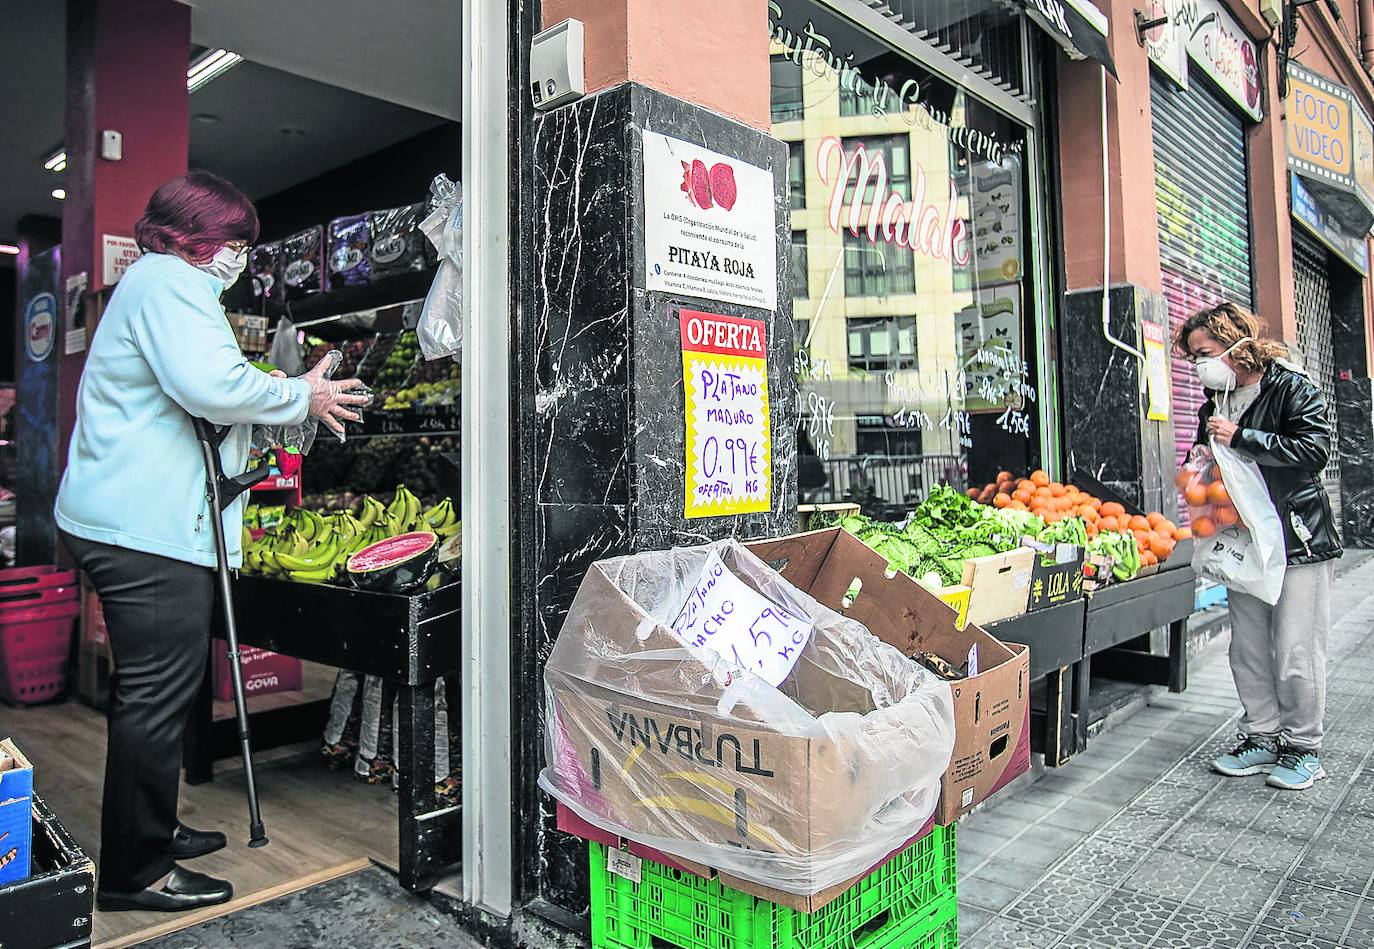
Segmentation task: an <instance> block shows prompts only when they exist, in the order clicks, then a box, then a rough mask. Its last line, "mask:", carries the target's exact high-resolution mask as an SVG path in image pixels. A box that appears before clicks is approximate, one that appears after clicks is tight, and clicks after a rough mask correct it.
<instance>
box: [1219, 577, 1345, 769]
mask: <svg viewBox="0 0 1374 949" xmlns="http://www.w3.org/2000/svg"><path fill="white" fill-rule="evenodd" d="M1335 575H1336V562H1335V561H1334V560H1326V561H1323V562H1322V563H1314V564H1304V565H1301V566H1290V567H1289V568H1288V570H1287V572H1286V573H1285V574H1284V578H1283V593H1282V594H1281V595H1280V596H1279V602H1278V603H1277V604H1276V605H1274V606H1270V605H1269V604H1267V603H1265V602H1264V601H1263V600H1257V599H1255V598H1254V597H1253V596H1249V595H1247V594H1245V593H1238V592H1236V591H1235V590H1231V591H1229V601H1230V609H1231V676H1232V678H1234V679H1235V682H1236V691H1237V692H1239V693H1240V701H1241V704H1242V705H1243V706H1244V707H1245V720H1244V722H1243V723H1242V728H1243V730H1244V731H1245V734H1247V735H1253V736H1256V737H1264V738H1282V739H1283V740H1284V741H1285V742H1287V743H1289V744H1291V745H1295V746H1297V747H1299V748H1307V749H1312V750H1316V749H1319V748H1320V747H1321V743H1322V719H1323V717H1324V716H1325V715H1326V636H1327V631H1328V629H1329V628H1330V625H1331V581H1332V579H1333V578H1334V577H1335Z"/></svg>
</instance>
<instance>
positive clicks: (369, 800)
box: [0, 700, 397, 947]
mask: <svg viewBox="0 0 1374 949" xmlns="http://www.w3.org/2000/svg"><path fill="white" fill-rule="evenodd" d="M6 736H8V737H12V738H13V739H14V741H15V743H16V744H17V745H18V746H19V748H20V749H21V750H22V751H23V752H24V754H25V755H26V756H27V757H28V758H29V760H30V761H32V762H33V766H34V787H35V789H36V790H37V791H38V793H39V794H41V795H42V796H43V798H44V800H46V801H47V802H48V804H49V805H50V806H51V807H52V809H53V811H54V813H56V814H57V816H58V819H59V820H61V821H62V823H63V824H65V825H66V827H67V829H68V830H69V831H70V832H71V833H72V835H73V836H74V837H75V838H76V840H77V842H78V843H79V844H80V845H81V846H82V848H83V849H85V851H86V853H87V854H89V855H90V856H91V857H93V858H94V859H95V860H96V861H97V863H98V862H99V854H100V792H101V784H102V781H103V775H104V765H105V717H104V714H103V713H101V712H96V711H94V710H92V709H89V708H87V707H86V706H84V705H82V704H80V703H79V702H77V701H75V700H72V701H68V702H65V703H60V704H55V705H40V706H37V707H34V708H26V709H16V708H11V707H9V706H5V705H0V738H3V737H6ZM312 750H313V749H306V748H296V749H290V750H287V749H282V750H279V751H278V752H276V753H267V754H265V755H263V756H261V757H259V758H258V759H257V779H258V789H259V795H260V798H261V802H262V814H263V822H264V823H265V824H266V827H267V835H268V837H269V838H270V839H271V843H270V844H269V845H268V846H266V847H263V848H260V849H257V850H250V849H249V848H248V847H247V839H248V833H247V826H248V819H247V815H248V806H247V799H246V797H245V796H244V791H243V780H242V770H241V768H240V767H238V766H237V765H236V763H230V762H224V763H222V764H221V765H220V767H219V769H217V772H216V777H215V780H214V781H213V782H212V783H210V784H205V785H200V786H199V787H190V786H188V785H185V784H183V785H182V788H181V811H180V813H181V817H182V819H183V820H185V821H186V823H188V824H190V825H191V826H193V827H198V828H201V829H204V830H221V831H224V833H225V834H227V835H228V837H229V846H228V848H227V849H225V850H223V851H221V852H219V853H216V854H211V855H210V856H208V857H203V858H201V859H199V860H196V861H194V862H193V863H191V864H190V865H191V866H193V867H194V869H196V870H200V871H202V872H205V873H209V874H211V875H212V876H217V877H224V878H227V879H229V880H231V881H232V882H233V884H234V888H235V904H233V905H238V904H240V902H241V901H242V902H243V903H249V902H252V901H253V900H254V899H255V898H263V897H271V896H276V895H280V894H281V893H283V892H290V891H291V889H293V888H294V887H295V886H297V885H309V884H311V883H315V882H318V881H320V880H323V879H328V878H330V877H331V876H336V875H338V874H339V873H342V872H348V871H349V870H350V869H356V868H357V866H359V865H360V864H359V861H360V860H366V859H368V858H371V859H375V860H378V861H380V862H381V863H383V864H385V865H386V866H389V867H393V868H394V867H395V866H396V860H397V851H396V797H395V795H394V794H392V793H391V790H390V789H389V788H388V787H386V786H373V785H364V784H360V783H358V782H356V781H354V780H353V778H352V777H351V776H350V775H349V774H348V773H347V772H337V771H329V770H327V769H325V768H323V767H322V766H320V765H319V764H318V763H316V761H315V760H313V758H311V757H310V755H309V752H310V751H312ZM200 918H204V917H203V916H192V915H190V914H187V915H186V916H183V917H170V918H169V916H168V915H167V914H163V913H99V912H98V913H96V916H95V945H96V947H100V946H102V945H105V946H109V947H115V946H126V945H134V944H136V943H137V942H138V941H140V940H141V939H143V938H149V937H151V936H153V935H159V934H164V933H166V932H168V931H169V930H168V928H167V926H168V924H169V923H177V922H181V923H183V924H185V925H189V924H190V923H192V922H195V921H197V920H198V919H200Z"/></svg>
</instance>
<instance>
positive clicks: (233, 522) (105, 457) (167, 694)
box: [56, 171, 367, 912]
mask: <svg viewBox="0 0 1374 949" xmlns="http://www.w3.org/2000/svg"><path fill="white" fill-rule="evenodd" d="M257 235H258V217H257V212H256V211H255V209H254V208H253V204H252V202H251V201H249V200H248V198H247V196H246V195H244V194H243V193H242V192H241V191H239V190H238V189H237V188H235V187H234V186H233V185H231V184H229V183H228V182H227V181H224V180H223V179H221V178H218V177H216V176H214V175H212V174H208V173H206V172H199V171H196V172H191V173H189V174H186V175H183V176H181V177H179V178H175V179H173V180H171V181H169V182H167V183H166V184H164V185H162V187H160V188H158V189H157V191H156V192H154V193H153V196H152V198H151V199H150V200H149V202H148V207H147V209H146V210H145V211H144V213H143V217H142V218H140V219H139V221H138V223H137V225H136V226H135V228H134V237H135V239H136V240H137V241H138V244H139V247H140V248H141V249H142V250H143V256H142V257H140V258H139V259H138V260H137V261H136V262H135V263H134V264H133V265H131V266H130V267H129V269H128V272H127V273H125V275H124V277H123V278H122V279H121V280H120V282H119V285H118V286H117V287H116V288H115V291H114V294H113V295H112V296H111V297H110V301H109V305H108V306H107V307H106V308H105V312H104V313H103V314H102V315H101V318H100V323H99V327H98V329H97V331H96V333H95V336H94V338H93V340H92V342H91V349H90V353H89V355H88V357H87V360H86V368H85V371H84V373H83V375H82V379H81V385H80V389H79V392H78V396H77V414H76V427H75V429H74V430H73V432H72V438H71V447H70V450H69V453H68V458H67V468H66V472H65V474H64V475H63V478H62V486H61V488H60V489H59V491H58V495H57V505H56V518H57V526H58V528H59V529H60V530H61V532H62V539H63V541H64V542H65V543H66V545H67V549H68V550H69V551H70V552H71V553H72V556H73V557H74V558H75V559H76V561H77V563H78V565H79V566H80V567H81V569H82V570H84V571H85V572H86V574H87V576H89V577H90V580H91V583H92V584H93V585H94V586H95V589H96V592H97V593H98V594H99V596H100V600H101V604H102V606H103V608H104V612H105V623H106V627H107V629H108V631H109V637H110V647H111V649H112V651H113V653H114V667H115V675H114V678H113V680H112V683H111V695H110V709H109V735H108V746H107V753H106V766H105V790H104V798H103V801H102V807H101V820H100V824H101V842H100V862H99V867H100V878H99V886H98V888H97V893H96V905H97V906H98V907H99V908H100V909H102V910H106V911H110V910H163V911H173V912H175V911H180V910H187V909H193V908H196V907H200V906H208V905H211V904H215V903H223V902H226V901H227V900H229V899H230V898H232V897H233V893H234V890H233V886H232V884H230V883H229V882H228V881H225V880H217V879H214V878H213V877H209V876H206V875H205V874H202V873H196V872H195V871H192V870H188V869H186V868H185V867H182V866H179V865H178V863H177V861H179V860H189V859H191V858H194V857H200V856H203V855H205V854H207V853H211V852H213V851H215V850H218V849H220V848H221V847H223V846H224V845H225V838H224V835H223V834H221V833H216V832H204V831H198V830H194V829H192V828H190V827H187V826H185V825H184V824H182V823H180V821H178V819H177V792H178V786H179V779H180V767H181V742H182V736H183V734H184V732H185V728H186V721H187V717H188V715H189V714H190V711H191V706H192V703H193V700H194V699H195V696H196V692H197V690H198V689H199V687H200V683H201V680H202V678H203V676H204V675H205V668H206V659H207V656H208V654H209V647H210V629H211V611H212V609H213V608H214V602H215V600H214V597H215V572H214V567H215V566H216V554H215V539H214V530H213V522H212V521H211V518H213V517H217V516H219V512H217V511H215V510H212V508H211V505H210V502H209V501H208V500H207V492H206V470H205V458H204V456H203V455H202V452H201V446H200V443H199V441H198V440H197V437H196V433H195V431H194V429H193V427H192V419H193V418H198V419H204V420H206V421H207V422H209V423H211V424H212V425H215V426H232V429H231V431H230V432H229V434H228V436H227V438H226V439H225V441H224V443H223V445H222V447H221V448H220V456H221V460H222V462H223V469H224V470H225V471H228V472H240V471H243V470H244V469H245V467H246V466H247V464H248V447H249V439H250V436H251V430H252V426H253V425H254V424H260V425H295V424H299V423H302V422H304V421H305V420H306V419H307V417H314V418H317V419H319V420H320V421H321V422H322V423H324V424H325V425H327V426H329V427H330V428H331V429H334V430H335V431H339V432H341V431H342V429H343V423H344V422H345V421H354V420H356V419H357V418H358V416H357V415H356V413H355V412H353V411H352V410H351V408H350V407H351V406H355V405H362V404H365V403H366V401H367V396H365V395H361V394H350V393H349V391H348V390H350V389H353V388H355V387H357V386H358V385H359V383H358V381H357V380H356V379H340V380H330V379H328V378H326V376H325V372H326V369H327V368H328V367H329V366H330V365H331V363H330V361H329V360H321V363H320V366H319V367H318V368H317V369H316V370H315V371H313V372H311V373H309V374H307V375H305V376H301V377H299V378H296V379H288V378H286V377H285V376H284V375H283V374H280V373H274V374H273V375H271V376H269V375H268V374H266V373H263V372H261V371H260V370H258V369H256V368H254V367H253V366H251V365H250V364H249V363H248V361H247V360H246V359H245V358H244V356H243V354H242V353H241V352H240V350H239V347H238V343H237V341H236V339H235V337H234V332H233V329H232V328H231V327H230V325H229V322H228V320H227V319H226V318H225V314H224V308H223V307H222V306H221V305H220V302H219V298H220V294H221V293H223V292H224V290H225V289H227V288H228V287H229V286H230V285H232V284H233V283H234V281H236V280H237V279H238V278H239V275H240V274H242V273H243V270H244V266H245V264H246V263H247V255H248V245H249V244H250V243H251V242H252V241H254V240H255V239H256V238H257ZM243 507H244V503H243V501H242V500H240V501H239V502H238V503H235V504H232V505H230V506H229V508H228V509H227V510H225V512H224V528H225V534H226V538H227V542H228V556H229V561H230V564H229V565H230V566H232V567H237V566H239V564H240V563H241V560H242V550H241V549H240V548H241V534H242V530H241V525H242V519H243Z"/></svg>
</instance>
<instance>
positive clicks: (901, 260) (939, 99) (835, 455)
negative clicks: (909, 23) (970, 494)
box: [769, 0, 1053, 520]
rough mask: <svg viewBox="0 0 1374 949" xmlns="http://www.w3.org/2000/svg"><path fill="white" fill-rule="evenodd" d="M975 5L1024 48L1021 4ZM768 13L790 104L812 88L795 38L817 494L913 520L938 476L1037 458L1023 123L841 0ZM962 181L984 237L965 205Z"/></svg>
mask: <svg viewBox="0 0 1374 949" xmlns="http://www.w3.org/2000/svg"><path fill="white" fill-rule="evenodd" d="M908 6H910V5H909V4H908ZM917 6H918V7H919V6H920V5H919V4H918V5H917ZM937 6H938V5H937ZM932 9H933V8H932ZM920 15H921V16H922V17H926V18H928V19H929V18H931V17H935V14H930V11H926V12H925V13H921V14H920ZM970 15H974V14H972V13H971V14H970ZM976 15H977V16H978V18H979V21H980V22H982V23H983V24H984V25H985V26H987V27H989V28H990V29H992V30H993V31H994V32H991V33H986V34H985V36H988V37H991V38H993V39H996V40H998V41H999V42H1000V41H1003V40H1008V41H1015V42H1016V43H1017V44H1019V42H1020V39H1019V37H1020V29H1021V26H1022V21H1021V18H1020V15H1019V14H1016V13H1011V12H997V13H995V15H994V13H992V12H989V11H986V10H985V11H982V12H981V13H978V14H976ZM769 23H770V29H771V34H772V36H773V37H774V41H773V44H772V46H771V48H770V51H769V52H770V54H771V55H773V56H775V57H777V59H775V60H774V65H775V69H774V73H773V82H774V86H775V88H774V89H773V93H772V101H773V103H774V105H775V107H777V106H779V105H784V104H786V103H788V102H795V101H796V100H797V99H799V98H800V97H799V96H798V95H797V93H796V91H795V88H794V83H795V82H796V79H797V74H796V73H795V72H794V71H793V69H792V67H791V66H790V65H788V66H787V68H786V69H785V70H784V68H783V66H784V65H785V64H783V63H780V62H779V60H780V59H782V58H783V57H784V53H795V54H796V55H799V56H800V57H801V60H802V61H801V70H800V78H801V81H802V82H803V83H804V84H805V87H806V95H805V99H806V105H807V109H806V121H805V122H804V123H799V122H796V121H795V120H794V118H795V117H794V116H791V113H790V110H787V109H778V110H776V114H779V115H780V114H781V113H783V112H786V113H787V114H788V115H789V119H788V120H787V124H779V125H776V126H775V127H774V129H773V134H774V135H776V136H777V137H779V138H781V139H783V140H784V141H788V142H789V145H788V158H789V179H790V181H791V187H792V192H791V202H790V203H791V207H792V220H793V222H794V225H793V226H794V227H795V228H796V231H794V232H793V252H792V267H793V271H792V272H793V278H794V279H793V298H794V300H795V304H794V306H795V311H796V314H797V316H798V317H801V319H798V320H797V321H796V325H795V331H796V346H797V350H798V352H797V378H798V386H799V390H800V391H799V395H800V404H801V411H802V413H803V414H804V415H805V416H806V422H805V426H804V427H805V434H806V436H807V438H809V439H810V440H811V443H812V447H813V449H814V451H815V454H816V456H817V457H819V458H821V459H824V465H825V477H824V478H823V479H822V478H816V479H814V483H812V484H811V486H810V487H809V489H808V491H807V494H806V497H807V499H808V500H812V501H818V502H823V501H840V502H843V501H851V502H856V503H858V504H859V505H860V507H861V509H862V510H863V511H864V513H866V514H871V515H873V516H875V517H881V518H884V519H893V520H900V519H901V518H902V517H903V516H904V515H905V513H906V512H907V511H909V510H910V507H911V506H912V505H913V504H914V503H917V502H919V501H920V500H921V498H923V497H925V495H926V494H927V493H928V492H929V490H930V489H931V488H932V487H933V486H934V485H936V484H939V483H941V482H947V483H953V484H957V485H959V486H960V487H965V486H967V485H968V484H969V483H978V484H980V485H981V484H983V483H986V482H988V481H990V480H992V479H993V478H995V476H996V474H997V472H999V471H1004V470H1007V471H1014V472H1017V473H1029V471H1031V470H1033V469H1035V468H1037V467H1039V466H1040V463H1041V429H1042V424H1043V414H1044V413H1045V412H1046V411H1052V410H1053V407H1052V406H1048V405H1047V401H1046V399H1045V398H1044V396H1043V394H1042V393H1040V392H1039V391H1037V388H1036V386H1037V384H1038V371H1037V367H1038V366H1039V364H1040V361H1041V360H1042V359H1043V354H1042V350H1043V346H1042V341H1041V338H1040V337H1039V335H1038V328H1039V327H1040V325H1041V321H1042V315H1041V312H1040V309H1039V307H1040V305H1041V304H1040V293H1039V288H1037V287H1035V286H1034V285H1033V282H1032V278H1033V273H1032V272H1031V271H1030V270H1029V269H1028V267H1027V262H1028V261H1029V260H1031V259H1032V255H1033V252H1034V250H1035V248H1034V246H1033V245H1032V242H1033V241H1034V240H1036V239H1037V228H1036V227H1035V226H1034V222H1033V221H1032V220H1031V219H1030V218H1029V216H1028V214H1027V210H1028V209H1030V208H1033V207H1036V206H1037V202H1035V201H1032V200H1031V199H1030V197H1029V193H1028V189H1029V188H1030V186H1031V184H1032V182H1033V179H1032V177H1031V176H1030V174H1029V162H1027V161H1026V160H1025V157H1024V156H1025V155H1026V154H1027V148H1028V146H1030V145H1031V140H1030V139H1029V138H1028V132H1027V129H1026V128H1025V127H1023V126H1021V125H1020V124H1018V122H1016V121H1015V120H1013V119H1011V118H1009V117H1008V115H1007V113H1006V111H1005V110H1001V109H998V108H996V107H995V106H994V105H993V104H992V103H989V102H986V101H983V100H980V99H979V98H978V96H977V95H975V94H974V91H973V90H971V89H966V88H961V87H960V86H959V85H957V84H956V83H953V82H950V81H948V80H946V79H944V78H942V77H941V76H938V75H936V74H934V73H932V72H931V71H929V70H927V69H926V68H925V67H923V66H922V65H921V64H920V63H917V62H915V61H912V60H910V59H908V58H906V56H905V55H904V54H903V53H902V52H900V51H899V50H896V49H890V48H886V47H884V45H883V44H882V42H881V41H880V40H878V39H876V38H874V37H871V36H869V37H866V38H861V37H859V36H858V35H857V34H856V31H855V30H854V29H853V24H852V23H847V22H846V20H845V18H844V16H842V15H841V14H839V13H837V12H835V10H834V9H833V8H832V5H831V4H830V3H828V2H821V0H775V2H772V3H770V4H769ZM1003 26H1005V27H1006V31H1005V32H998V31H1000V30H1001V28H1002V27H1003ZM808 43H810V45H809V46H808ZM975 45H976V43H975ZM817 50H825V53H824V54H823V55H822V54H820V53H817V52H816V51H817ZM980 55H982V56H984V57H987V56H990V55H992V51H990V50H989V49H988V48H986V47H983V48H981V52H980ZM1012 59H1014V60H1015V62H1014V63H1012ZM1012 59H1008V60H1007V62H1008V63H1012V64H1013V65H1016V66H1017V68H1016V69H1015V70H1014V71H1015V73H1016V75H1018V76H1019V75H1020V72H1021V69H1020V66H1021V65H1024V63H1023V62H1022V60H1021V59H1020V53H1019V52H1017V54H1016V56H1015V57H1012ZM980 62H981V60H980ZM998 62H999V63H1000V62H1001V61H1000V60H999V61H998ZM836 64H844V68H843V73H842V72H841V71H840V69H838V68H837V66H836ZM775 121H779V122H781V121H783V120H782V119H779V118H775ZM860 149H862V153H863V155H862V157H861V156H860ZM863 158H866V159H867V162H865V161H864V160H863ZM878 165H881V168H882V174H881V176H879V175H878V174H876V173H875V170H876V167H877V166H878ZM865 171H867V172H868V176H867V181H866V183H864V184H861V183H860V182H861V181H863V180H864V179H863V175H864V173H865ZM880 177H881V182H879V180H878V179H879V178H880ZM918 181H920V182H921V183H922V184H921V186H920V187H919V188H918V186H917V182H918ZM808 185H809V187H808ZM951 194H952V195H953V204H954V206H955V207H958V208H959V209H960V210H961V211H962V212H963V213H964V214H966V215H967V221H968V227H969V229H970V230H971V233H965V232H964V230H963V229H960V228H957V227H956V226H955V223H954V222H951V221H950V220H949V213H950V207H951V203H952V202H951ZM1040 203H1043V202H1040ZM874 208H877V209H878V218H877V221H876V226H873V227H870V222H872V221H874V216H873V212H874ZM913 222H914V223H915V225H916V226H915V228H913V227H912V226H911V225H912V223H913ZM851 228H852V230H851ZM853 231H857V232H858V233H857V234H856V233H853ZM1040 250H1041V251H1042V252H1044V251H1045V250H1046V248H1044V247H1043V246H1042V247H1041V248H1040ZM810 268H814V270H815V274H814V277H815V279H809V278H810V276H811V274H809V273H807V271H808V269H810ZM918 275H919V279H918ZM808 338H809V343H808V342H807V340H808Z"/></svg>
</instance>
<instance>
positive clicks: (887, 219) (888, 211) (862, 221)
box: [816, 135, 969, 267]
mask: <svg viewBox="0 0 1374 949" xmlns="http://www.w3.org/2000/svg"><path fill="white" fill-rule="evenodd" d="M911 170H912V182H911V200H910V201H907V200H906V199H905V198H904V197H903V196H902V195H901V194H900V193H898V192H897V191H895V190H893V189H892V188H891V187H889V185H888V177H887V161H886V160H885V159H884V158H883V154H882V152H873V151H869V150H868V149H866V148H864V146H862V145H858V146H855V147H854V149H853V150H852V151H850V150H847V149H846V148H845V146H844V143H843V142H841V141H840V140H839V139H838V138H836V137H835V136H833V135H831V136H828V137H827V138H824V139H822V140H821V143H820V145H819V146H818V147H817V149H816V171H817V172H818V173H819V174H820V178H821V184H823V185H825V186H826V187H828V188H829V189H830V203H829V205H828V207H827V210H826V220H827V222H828V223H829V224H830V229H831V230H832V231H834V232H835V233H836V234H838V233H840V231H841V229H843V228H847V229H848V230H849V233H851V234H853V235H854V236H855V237H858V236H859V235H860V234H863V235H865V236H866V237H867V238H868V240H869V242H870V243H873V244H877V243H878V242H879V241H883V242H886V243H888V244H896V245H897V246H898V247H905V248H907V249H909V250H912V251H915V252H916V253H918V254H923V255H925V256H927V257H933V258H935V259H936V260H948V261H951V262H953V263H954V264H957V265H958V266H960V267H963V266H966V265H967V264H968V262H969V243H968V238H969V229H968V223H967V222H966V221H964V220H963V219H962V218H960V217H959V191H958V189H956V188H955V187H954V182H953V181H952V180H949V179H946V181H948V183H949V191H948V193H941V192H942V191H943V189H940V190H934V189H930V193H929V194H928V193H927V190H928V189H929V188H930V185H929V182H928V180H927V176H926V171H925V168H923V167H922V166H921V163H920V162H917V161H913V162H912V166H911ZM937 180H938V179H937ZM850 185H853V190H852V191H851V190H850ZM935 188H936V189H938V188H939V184H938V183H937V184H936V185H935ZM870 189H871V191H872V200H871V201H867V199H868V197H869V193H870ZM846 194H848V197H846ZM866 201H867V203H865V202H866Z"/></svg>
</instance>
